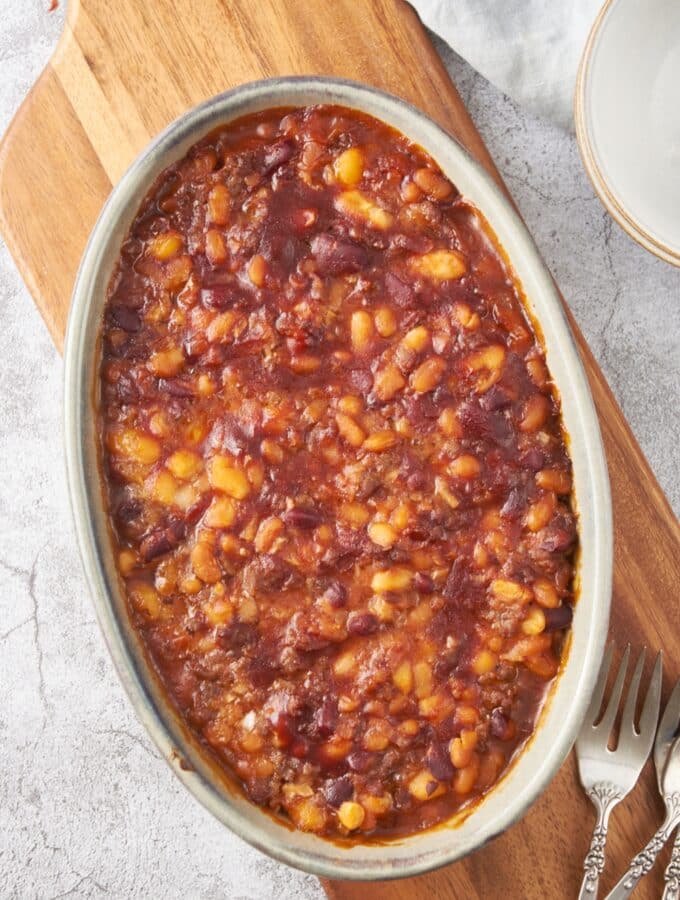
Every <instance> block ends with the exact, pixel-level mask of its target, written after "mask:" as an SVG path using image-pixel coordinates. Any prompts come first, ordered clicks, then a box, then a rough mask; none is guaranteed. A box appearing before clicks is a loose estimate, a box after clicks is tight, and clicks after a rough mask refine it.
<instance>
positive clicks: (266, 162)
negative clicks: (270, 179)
mask: <svg viewBox="0 0 680 900" xmlns="http://www.w3.org/2000/svg"><path fill="white" fill-rule="evenodd" d="M294 153H295V142H294V141H291V140H283V141H277V142H276V143H275V144H272V145H271V146H270V147H268V148H267V150H266V151H265V154H264V159H263V161H262V162H263V168H262V174H263V175H271V173H272V172H273V171H275V169H278V168H279V167H280V166H282V165H283V164H284V163H287V162H288V160H289V159H291V158H292V156H293V154H294Z"/></svg>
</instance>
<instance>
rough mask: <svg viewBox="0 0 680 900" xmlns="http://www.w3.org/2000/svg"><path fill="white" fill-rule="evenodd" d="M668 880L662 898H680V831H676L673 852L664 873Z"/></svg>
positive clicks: (665, 899) (674, 899)
mask: <svg viewBox="0 0 680 900" xmlns="http://www.w3.org/2000/svg"><path fill="white" fill-rule="evenodd" d="M664 881H665V882H666V884H665V887H664V889H663V897H662V898H661V900H680V831H678V832H676V835H675V842H674V843H673V852H672V854H671V859H670V862H669V863H668V866H667V867H666V872H665V873H664Z"/></svg>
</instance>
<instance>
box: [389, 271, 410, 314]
mask: <svg viewBox="0 0 680 900" xmlns="http://www.w3.org/2000/svg"><path fill="white" fill-rule="evenodd" d="M385 290H386V291H387V293H388V295H389V296H390V298H391V299H392V300H394V302H395V303H396V304H397V306H401V307H408V306H411V304H412V303H414V302H415V299H416V294H415V291H414V290H413V288H412V287H411V286H410V285H408V284H406V283H405V282H403V281H402V280H401V279H400V278H397V276H396V275H395V274H394V273H393V272H387V274H386V275H385Z"/></svg>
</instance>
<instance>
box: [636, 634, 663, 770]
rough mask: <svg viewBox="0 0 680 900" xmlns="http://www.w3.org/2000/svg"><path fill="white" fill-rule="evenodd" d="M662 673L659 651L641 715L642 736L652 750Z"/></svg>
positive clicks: (661, 657)
mask: <svg viewBox="0 0 680 900" xmlns="http://www.w3.org/2000/svg"><path fill="white" fill-rule="evenodd" d="M662 671H663V653H662V652H661V650H659V652H658V653H657V654H656V662H655V663H654V671H653V672H652V677H651V678H650V679H649V687H648V688H647V696H646V697H645V702H644V705H643V707H642V712H641V713H640V734H641V735H642V737H643V738H645V743H648V745H649V748H650V749H651V746H652V742H653V740H654V735H655V734H656V723H657V722H658V721H659V708H660V706H661V680H662ZM647 739H648V740H647ZM648 752H649V751H648Z"/></svg>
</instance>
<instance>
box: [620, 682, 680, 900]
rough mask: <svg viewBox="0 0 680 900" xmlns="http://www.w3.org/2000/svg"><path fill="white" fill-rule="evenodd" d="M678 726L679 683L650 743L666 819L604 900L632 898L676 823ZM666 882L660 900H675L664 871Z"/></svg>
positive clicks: (679, 803)
mask: <svg viewBox="0 0 680 900" xmlns="http://www.w3.org/2000/svg"><path fill="white" fill-rule="evenodd" d="M679 723H680V681H679V682H678V683H677V684H676V685H675V688H674V689H673V693H672V694H671V696H670V699H669V700H668V703H667V704H666V709H665V710H664V714H663V718H662V719H661V724H660V725H659V732H658V734H657V737H656V741H655V743H654V765H655V766H656V780H657V784H658V786H659V792H660V793H661V796H662V797H663V799H664V803H665V804H666V818H665V820H664V822H663V824H662V825H661V827H660V828H659V829H658V831H657V832H656V834H655V835H654V837H653V838H652V839H651V840H650V841H649V842H648V843H647V846H646V847H645V848H644V849H643V850H641V851H640V852H639V853H638V854H637V855H636V856H635V857H633V859H632V860H631V863H630V865H629V867H628V870H627V871H626V872H625V873H624V875H623V876H622V877H621V878H620V879H619V881H618V883H617V884H616V886H615V887H614V889H613V890H612V892H611V893H610V894H608V895H607V900H624V898H625V897H629V896H630V895H631V894H632V892H633V891H634V890H635V887H636V886H637V883H638V882H639V881H640V879H641V878H642V877H643V875H646V874H647V872H649V870H650V869H651V868H652V866H653V865H654V862H655V860H656V857H657V854H658V853H659V851H660V850H661V848H662V847H663V846H664V844H665V843H666V841H667V840H668V838H669V837H670V836H671V835H672V834H673V832H674V831H675V829H676V827H677V825H678V823H679V822H680V739H675V733H676V731H677V730H678V724H679ZM672 866H673V860H671V862H670V864H669V867H668V869H671V868H672ZM672 874H673V873H672V872H671V875H672ZM666 878H667V883H666V890H665V891H664V897H673V896H675V897H677V892H676V893H675V894H674V893H673V892H672V886H671V885H669V883H668V870H666ZM669 888H670V892H669Z"/></svg>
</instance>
